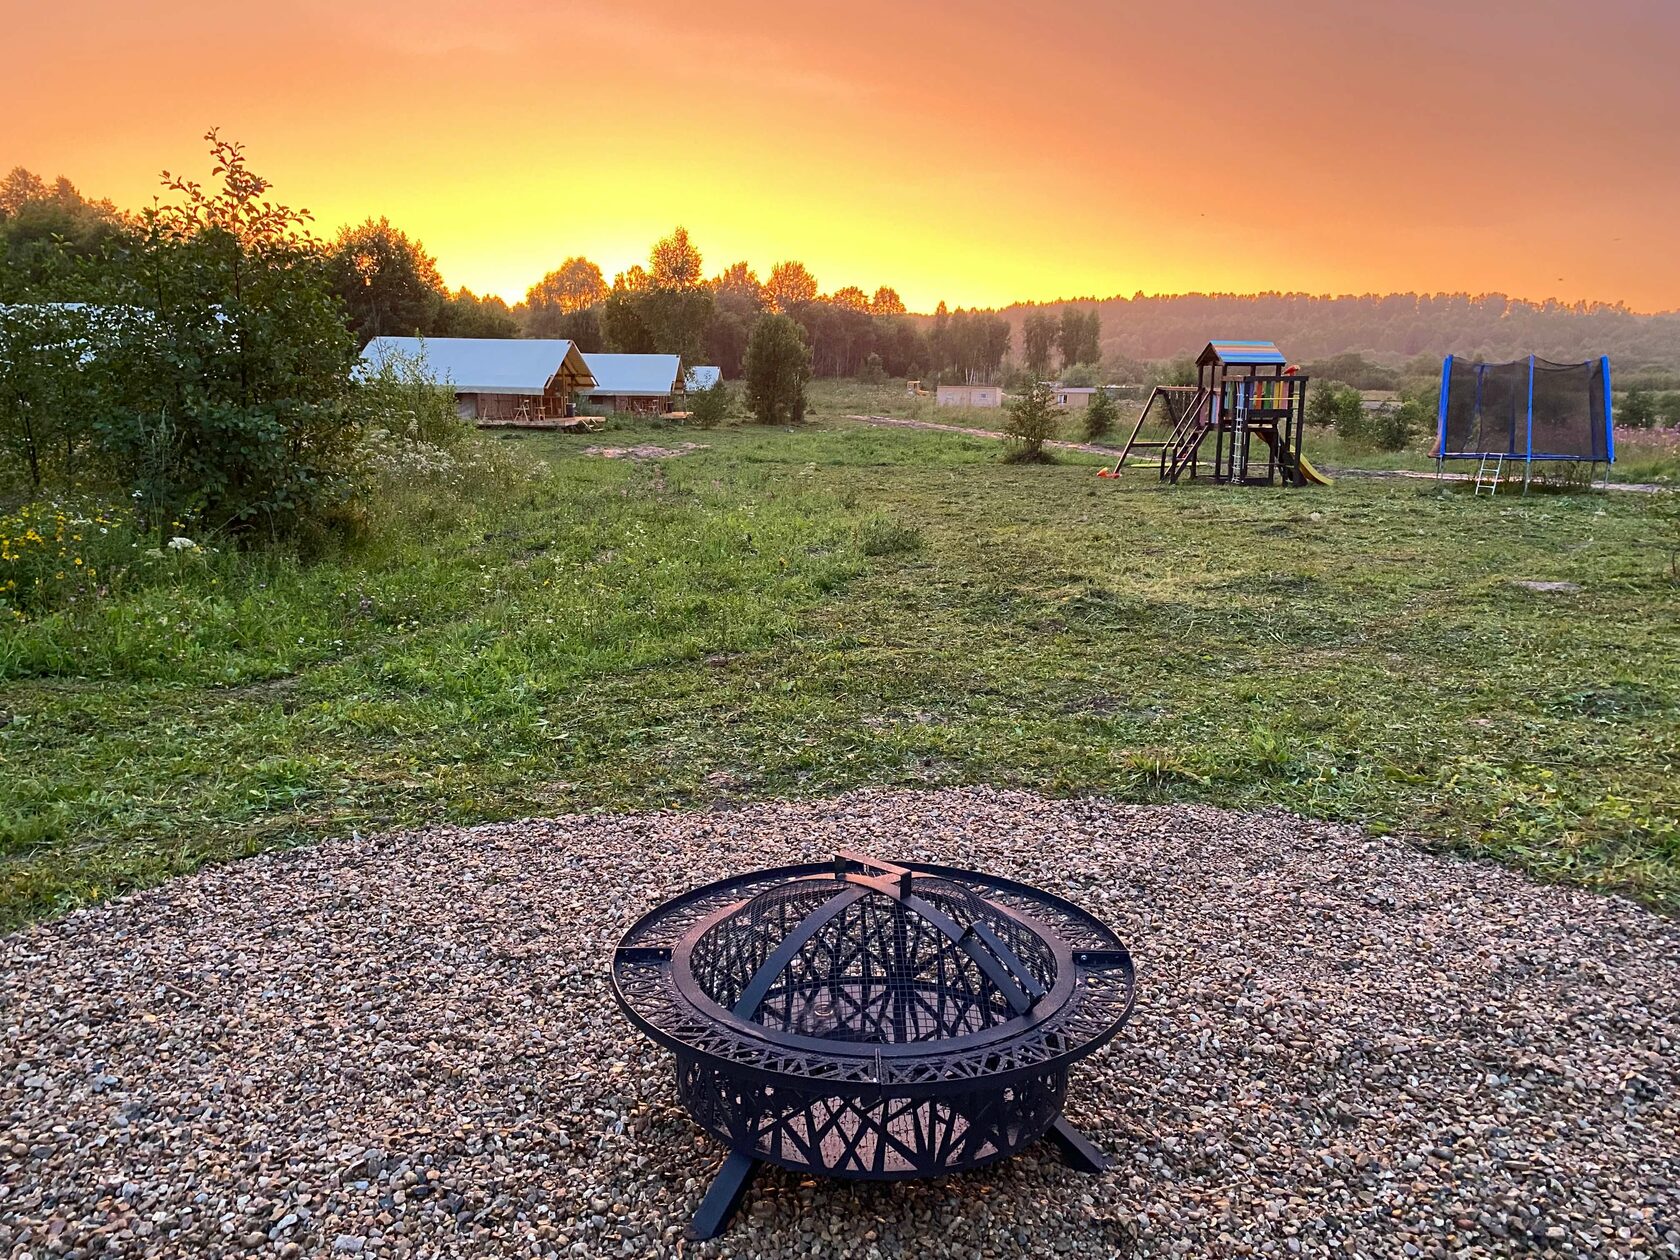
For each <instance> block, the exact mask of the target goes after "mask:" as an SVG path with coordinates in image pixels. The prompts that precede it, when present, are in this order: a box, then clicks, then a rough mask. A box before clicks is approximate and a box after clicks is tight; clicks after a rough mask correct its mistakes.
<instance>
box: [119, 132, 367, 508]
mask: <svg viewBox="0 0 1680 1260" xmlns="http://www.w3.org/2000/svg"><path fill="white" fill-rule="evenodd" d="M206 138H207V139H208V140H209V141H210V149H211V157H212V161H213V163H214V167H215V172H216V175H217V176H218V177H219V180H220V183H219V186H218V187H216V188H214V189H213V190H207V189H206V188H204V187H202V186H201V185H199V184H197V183H195V182H192V181H190V180H185V179H179V178H175V179H171V178H169V177H168V176H166V177H165V179H166V186H167V187H168V188H169V189H170V190H172V191H173V192H175V193H177V194H179V200H178V201H177V202H176V203H175V204H173V205H165V206H161V207H159V208H157V209H154V210H149V211H147V213H146V214H145V216H144V218H143V220H142V230H141V232H140V234H139V235H138V236H137V238H136V239H135V240H134V242H133V244H132V246H131V248H130V249H129V250H128V251H126V252H125V253H124V254H123V255H122V256H121V257H120V258H119V259H118V260H117V261H116V262H115V263H114V264H113V266H112V268H111V274H110V277H109V285H108V288H109V292H108V295H107V298H106V300H105V302H104V303H102V306H101V309H102V310H103V312H104V313H105V314H106V316H107V318H106V320H105V322H104V325H103V326H102V328H101V329H100V335H99V336H98V338H97V340H96V341H95V342H94V345H93V352H92V355H91V368H92V374H93V375H95V376H96V377H97V380H98V385H99V388H100V390H101V394H102V396H101V399H100V407H99V413H98V416H97V419H96V422H95V431H96V434H97V444H98V446H99V448H100V450H101V453H102V455H103V457H104V460H105V463H106V467H107V469H108V472H109V475H110V476H111V478H112V479H113V480H114V482H115V483H116V485H117V487H118V488H120V489H121V490H122V491H124V492H125V493H126V495H127V496H128V497H129V498H130V499H131V500H132V501H133V503H134V504H135V506H136V507H137V509H138V510H139V511H140V513H141V516H142V518H143V519H144V521H145V522H146V523H147V525H148V526H149V527H150V529H151V530H152V531H153V532H154V533H156V534H157V535H158V536H159V537H160V538H162V537H163V536H164V535H165V533H166V531H168V530H170V529H172V528H174V526H173V525H172V524H171V523H172V522H175V521H186V522H188V523H189V525H190V528H191V530H192V531H193V532H195V533H200V534H202V533H207V532H220V531H224V530H225V531H229V532H232V533H238V534H246V535H261V536H265V537H268V538H276V537H280V536H283V535H288V534H291V533H293V532H295V531H296V530H297V529H298V528H299V527H300V526H302V525H303V524H305V523H306V522H309V521H310V520H311V519H312V518H314V519H317V520H318V519H319V518H321V517H323V516H326V515H329V514H330V513H331V512H332V511H333V510H334V509H335V508H336V507H337V506H338V505H340V504H342V503H343V502H344V501H345V500H346V499H347V498H348V497H349V495H350V493H351V491H352V486H351V483H350V474H351V472H352V470H353V466H354V462H355V459H356V455H357V451H358V448H359V445H360V437H361V434H360V431H359V426H358V423H357V420H356V417H355V415H354V413H353V411H352V409H351V408H350V407H349V405H348V394H349V373H350V367H351V364H352V363H353V362H354V359H355V344H354V342H353V341H352V340H351V338H350V334H349V331H348V329H347V328H346V327H345V324H344V319H343V313H342V310H341V308H340V306H339V303H338V299H337V298H336V297H335V296H334V294H333V289H332V279H331V275H330V273H329V270H328V267H327V263H326V261H325V258H324V257H323V255H322V253H321V251H320V249H319V246H318V243H317V242H316V241H315V240H314V238H312V237H311V236H309V234H308V233H307V232H306V231H305V230H304V227H303V225H304V223H305V222H306V216H305V215H303V214H302V213H300V212H296V211H293V210H291V209H289V208H287V207H285V206H283V205H277V204H274V203H273V202H271V201H269V200H268V199H267V198H268V191H269V184H268V181H267V180H265V179H263V178H262V177H261V176H259V175H257V174H255V173H254V172H252V171H251V170H250V169H249V167H248V166H247V165H246V162H245V155H244V153H243V151H242V150H241V149H240V147H239V146H238V145H236V144H232V143H230V142H228V141H224V140H221V139H220V138H218V136H217V135H216V133H215V132H214V131H212V132H210V133H209V134H208V136H207V137H206Z"/></svg>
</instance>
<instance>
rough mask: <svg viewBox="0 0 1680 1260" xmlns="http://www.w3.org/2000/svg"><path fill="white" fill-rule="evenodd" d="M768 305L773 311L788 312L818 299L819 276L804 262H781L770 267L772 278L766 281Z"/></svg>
mask: <svg viewBox="0 0 1680 1260" xmlns="http://www.w3.org/2000/svg"><path fill="white" fill-rule="evenodd" d="M764 295H765V300H766V305H768V306H769V308H770V309H771V310H773V311H780V312H782V313H783V314H786V313H787V312H789V311H792V310H794V309H796V308H797V307H800V306H803V305H804V304H805V303H807V302H814V301H816V299H817V278H816V277H815V276H813V275H812V274H811V273H810V272H809V271H807V270H805V264H804V263H802V262H792V261H789V262H779V263H777V264H776V265H775V266H774V267H772V268H770V279H768V280H767V281H765V282H764Z"/></svg>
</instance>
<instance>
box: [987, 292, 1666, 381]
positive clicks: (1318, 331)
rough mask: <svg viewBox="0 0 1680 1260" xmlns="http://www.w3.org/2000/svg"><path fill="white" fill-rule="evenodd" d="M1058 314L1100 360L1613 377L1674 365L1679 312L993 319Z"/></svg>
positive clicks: (1185, 313)
mask: <svg viewBox="0 0 1680 1260" xmlns="http://www.w3.org/2000/svg"><path fill="white" fill-rule="evenodd" d="M1067 306H1076V307H1079V308H1082V309H1090V308H1092V307H1094V308H1095V309H1096V310H1097V311H1098V312H1099V313H1100V316H1101V320H1102V332H1101V338H1100V344H1101V348H1102V356H1103V360H1104V362H1105V363H1108V364H1112V363H1115V362H1116V361H1127V360H1130V361H1134V362H1147V361H1150V360H1161V359H1173V358H1178V357H1180V356H1183V355H1193V354H1195V353H1196V352H1197V351H1198V350H1200V349H1201V348H1202V346H1203V345H1205V344H1206V343H1207V342H1208V341H1210V340H1212V339H1214V338H1219V337H1233V338H1256V339H1264V340H1267V341H1275V342H1277V343H1278V345H1279V346H1281V347H1282V348H1283V350H1284V352H1285V353H1286V354H1289V355H1290V356H1291V357H1293V358H1295V359H1298V360H1301V361H1308V360H1320V359H1325V358H1329V357H1331V356H1333V355H1338V354H1347V353H1357V354H1362V355H1364V356H1365V357H1366V358H1368V359H1371V360H1373V361H1376V362H1379V363H1383V364H1386V365H1388V366H1390V367H1396V368H1404V367H1405V366H1407V365H1408V364H1409V363H1410V362H1411V361H1412V360H1414V359H1432V360H1434V362H1435V364H1436V366H1437V367H1438V366H1439V364H1440V360H1441V357H1442V356H1443V355H1446V354H1459V355H1466V356H1470V357H1473V358H1482V359H1488V360H1501V359H1515V358H1519V357H1523V358H1526V357H1527V356H1528V355H1530V354H1537V355H1540V356H1541V357H1543V358H1547V359H1553V360H1558V361H1562V362H1579V361H1580V360H1582V359H1587V358H1594V357H1597V356H1598V355H1601V354H1608V355H1609V356H1610V357H1611V358H1612V359H1613V360H1615V362H1616V365H1617V367H1618V368H1619V369H1623V370H1627V369H1632V370H1639V369H1642V368H1667V369H1671V370H1673V369H1680V311H1670V312H1667V313H1665V314H1661V315H1641V314H1637V313H1635V312H1633V311H1630V310H1628V309H1627V308H1626V307H1625V306H1622V305H1621V304H1619V303H1618V304H1615V305H1609V304H1605V303H1585V302H1582V303H1576V304H1574V305H1568V304H1565V303H1562V302H1555V301H1551V302H1526V301H1522V300H1520V299H1517V298H1509V297H1506V296H1505V295H1504V294H1499V293H1493V294H1468V293H1433V294H1430V293H1422V294H1419V293H1391V294H1386V295H1381V296H1379V295H1374V294H1366V295H1362V296H1357V297H1355V296H1346V297H1321V296H1314V295H1311V294H1306V293H1259V294H1239V293H1185V294H1178V295H1174V296H1170V297H1145V296H1144V295H1143V294H1141V293H1140V294H1138V295H1137V296H1136V297H1132V298H1123V297H1113V298H1104V299H1092V298H1084V299H1078V300H1075V301H1069V302H1050V303H1044V304H1042V305H1039V304H1031V303H1023V304H1019V305H1015V306H1010V307H1007V308H1005V309H1004V310H1003V311H1002V312H1001V313H1002V315H1003V316H1004V318H1005V319H1007V320H1008V321H1009V323H1010V327H1011V328H1012V330H1013V331H1014V333H1015V343H1016V344H1017V345H1019V344H1021V331H1022V327H1023V325H1024V324H1025V322H1026V319H1027V316H1028V315H1029V314H1032V313H1034V312H1037V311H1048V312H1059V311H1060V310H1061V309H1062V308H1064V307H1067Z"/></svg>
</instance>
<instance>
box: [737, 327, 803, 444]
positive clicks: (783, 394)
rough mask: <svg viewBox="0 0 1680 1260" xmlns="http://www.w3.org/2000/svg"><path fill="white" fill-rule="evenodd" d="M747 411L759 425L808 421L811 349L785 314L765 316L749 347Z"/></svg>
mask: <svg viewBox="0 0 1680 1260" xmlns="http://www.w3.org/2000/svg"><path fill="white" fill-rule="evenodd" d="M746 375H747V409H748V410H749V411H750V412H752V415H753V419H755V420H757V421H758V422H759V423H760V424H797V423H799V422H800V421H801V420H803V419H804V418H805V385H806V382H808V381H809V380H810V379H811V348H810V347H809V346H808V345H806V344H805V334H804V333H803V332H802V331H801V330H800V327H799V325H798V324H796V323H794V321H793V320H792V319H791V318H789V317H788V316H786V315H766V316H764V317H763V318H762V319H760V320H759V321H758V324H757V325H756V326H755V327H754V328H753V333H752V340H751V341H750V342H748V344H747V356H746Z"/></svg>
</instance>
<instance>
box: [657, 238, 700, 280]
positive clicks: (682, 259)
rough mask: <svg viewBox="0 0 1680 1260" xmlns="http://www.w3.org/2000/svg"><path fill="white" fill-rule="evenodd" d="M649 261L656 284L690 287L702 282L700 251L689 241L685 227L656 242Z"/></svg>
mask: <svg viewBox="0 0 1680 1260" xmlns="http://www.w3.org/2000/svg"><path fill="white" fill-rule="evenodd" d="M648 261H649V263H650V264H651V266H650V268H649V271H650V274H651V277H652V280H653V283H654V284H655V285H664V286H668V287H670V288H675V289H688V288H693V287H694V286H695V285H697V284H699V283H700V251H699V250H698V249H696V248H695V247H694V245H693V244H692V243H691V242H690V241H689V239H688V229H687V228H685V227H679V228H677V230H676V231H674V232H672V233H671V235H669V236H667V237H665V238H664V239H662V240H659V241H656V242H654V246H653V251H652V254H651V255H650V256H649V259H648Z"/></svg>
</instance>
